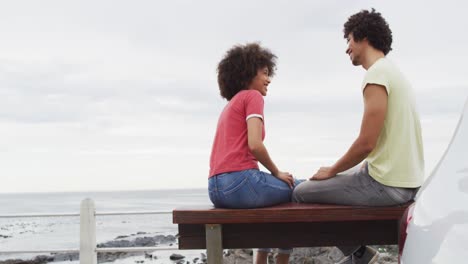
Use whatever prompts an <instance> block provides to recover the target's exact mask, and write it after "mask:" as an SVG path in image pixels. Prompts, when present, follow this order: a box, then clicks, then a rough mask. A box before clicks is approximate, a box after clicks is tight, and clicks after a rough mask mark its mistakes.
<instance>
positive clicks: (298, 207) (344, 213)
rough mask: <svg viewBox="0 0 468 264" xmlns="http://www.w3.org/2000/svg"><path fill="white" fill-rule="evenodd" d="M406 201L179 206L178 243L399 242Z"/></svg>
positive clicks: (217, 247) (218, 253)
mask: <svg viewBox="0 0 468 264" xmlns="http://www.w3.org/2000/svg"><path fill="white" fill-rule="evenodd" d="M410 204H411V203H408V204H405V205H401V206H391V207H364V206H341V205H324V204H298V203H287V204H281V205H277V206H273V207H267V208H257V209H216V208H213V207H212V206H206V207H198V208H193V207H191V208H178V209H175V210H174V211H173V222H174V223H175V224H178V227H179V238H178V239H179V249H205V248H206V249H207V255H208V263H210V264H218V263H222V251H223V248H230V249H233V248H278V247H280V248H287V247H316V246H338V245H391V244H398V236H399V226H400V219H401V218H402V216H403V214H404V212H405V210H406V208H407V207H408V206H409V205H410Z"/></svg>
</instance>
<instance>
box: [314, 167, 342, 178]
mask: <svg viewBox="0 0 468 264" xmlns="http://www.w3.org/2000/svg"><path fill="white" fill-rule="evenodd" d="M335 176H336V173H335V172H334V171H333V169H332V167H321V168H320V169H319V170H318V171H317V172H316V173H315V174H314V176H312V177H310V179H309V180H311V181H321V180H326V179H330V178H333V177H335Z"/></svg>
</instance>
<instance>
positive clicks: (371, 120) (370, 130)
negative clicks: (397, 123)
mask: <svg viewBox="0 0 468 264" xmlns="http://www.w3.org/2000/svg"><path fill="white" fill-rule="evenodd" d="M387 99H388V96H387V90H385V87H383V86H381V85H377V84H368V85H367V86H366V87H365V89H364V115H363V118H362V123H361V131H360V133H359V136H358V138H357V139H356V140H355V141H354V143H353V144H352V145H351V147H350V148H349V150H348V151H347V152H346V154H345V155H344V156H343V157H341V158H340V159H339V160H338V161H337V162H336V163H335V164H334V165H333V166H331V167H322V168H320V170H319V171H318V172H317V173H316V174H315V175H314V176H313V177H312V178H313V179H314V180H324V179H328V178H331V177H333V176H335V175H336V174H337V173H340V172H342V171H345V170H348V169H350V168H352V167H354V166H356V165H357V164H359V163H360V162H361V161H363V160H364V159H365V158H366V157H367V156H368V155H369V153H371V152H372V150H374V148H375V146H376V145H377V140H378V139H379V135H380V132H381V130H382V128H383V126H384V121H385V116H386V114H387Z"/></svg>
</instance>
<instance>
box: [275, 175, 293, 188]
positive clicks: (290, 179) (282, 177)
mask: <svg viewBox="0 0 468 264" xmlns="http://www.w3.org/2000/svg"><path fill="white" fill-rule="evenodd" d="M275 177H276V178H278V179H280V180H282V181H284V182H285V183H287V184H288V185H289V188H291V189H292V188H293V186H294V178H293V176H292V174H291V173H289V172H282V171H278V173H277V174H276V175H275Z"/></svg>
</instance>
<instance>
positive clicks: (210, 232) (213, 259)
mask: <svg viewBox="0 0 468 264" xmlns="http://www.w3.org/2000/svg"><path fill="white" fill-rule="evenodd" d="M205 230H206V251H207V255H208V264H221V263H223V244H222V234H221V225H213V224H208V225H205Z"/></svg>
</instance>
